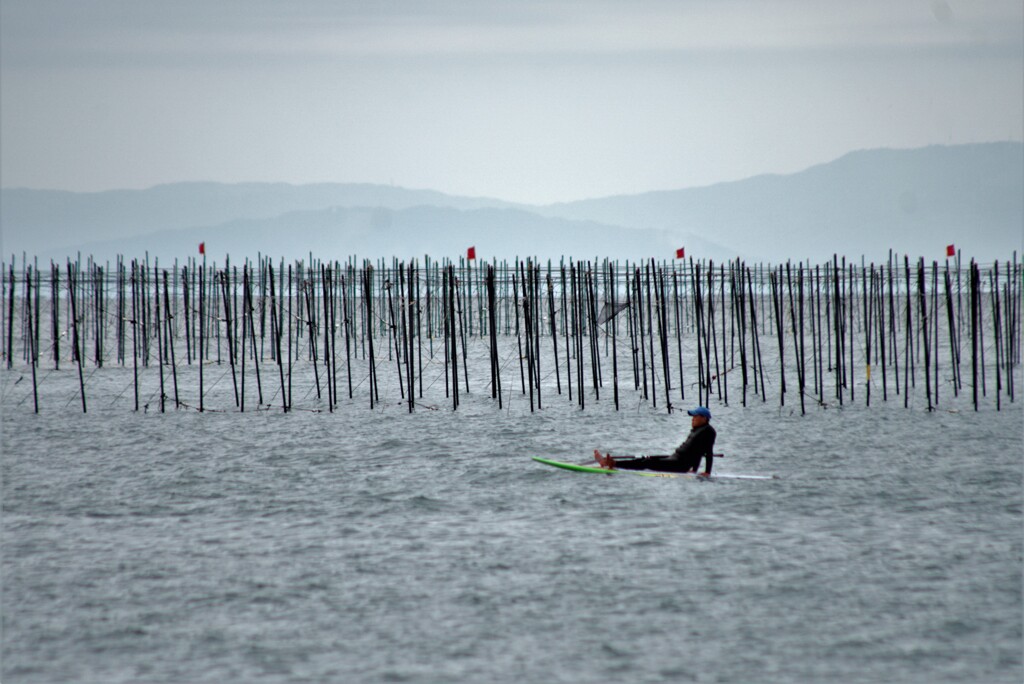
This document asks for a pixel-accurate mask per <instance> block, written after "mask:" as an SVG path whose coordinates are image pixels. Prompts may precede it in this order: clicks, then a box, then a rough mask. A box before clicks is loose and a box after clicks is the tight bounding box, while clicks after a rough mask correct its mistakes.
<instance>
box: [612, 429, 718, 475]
mask: <svg viewBox="0 0 1024 684" xmlns="http://www.w3.org/2000/svg"><path fill="white" fill-rule="evenodd" d="M715 437H716V433H715V428H713V427H711V425H710V424H705V425H701V426H700V427H698V428H694V429H692V430H690V434H689V435H687V437H686V441H685V442H683V443H682V444H680V445H679V447H678V448H677V449H676V450H675V452H673V453H672V455H671V456H641V457H640V458H624V459H621V460H619V459H616V461H615V467H616V468H625V469H627V470H665V471H668V472H673V473H686V472H690V473H695V472H697V468H698V467H700V459H701V457H704V473H705V474H706V475H710V474H711V465H712V463H714V460H715V459H714V455H713V454H712V451H713V450H714V448H715Z"/></svg>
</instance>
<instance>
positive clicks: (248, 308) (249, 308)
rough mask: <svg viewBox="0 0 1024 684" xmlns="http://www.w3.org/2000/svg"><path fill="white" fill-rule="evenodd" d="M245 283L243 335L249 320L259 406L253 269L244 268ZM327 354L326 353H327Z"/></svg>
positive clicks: (260, 390)
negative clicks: (246, 322)
mask: <svg viewBox="0 0 1024 684" xmlns="http://www.w3.org/2000/svg"><path fill="white" fill-rule="evenodd" d="M242 272H243V281H244V287H245V293H244V295H243V297H242V306H243V308H244V309H245V310H244V311H243V312H242V334H243V335H245V321H246V318H248V321H249V341H250V342H251V343H252V344H251V345H250V346H251V348H252V356H253V359H252V364H253V370H254V371H255V372H256V397H257V399H258V400H259V403H258V404H257V406H259V405H260V404H262V403H263V382H262V381H261V380H260V355H259V352H258V351H257V349H256V322H255V320H254V319H253V313H254V311H255V309H254V307H253V303H252V269H251V268H250V267H249V266H248V265H245V266H243V267H242ZM325 353H326V351H325Z"/></svg>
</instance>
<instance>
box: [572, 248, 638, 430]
mask: <svg viewBox="0 0 1024 684" xmlns="http://www.w3.org/2000/svg"><path fill="white" fill-rule="evenodd" d="M569 266H570V269H571V272H572V334H573V340H574V344H575V346H574V348H573V351H574V352H575V354H576V390H577V391H576V401H577V403H578V404H579V405H580V409H581V410H582V409H584V408H586V403H587V402H586V397H585V396H584V392H583V321H582V316H583V306H582V300H583V268H582V266H581V265H580V264H578V263H577V264H574V263H573V262H571V261H570V262H569ZM644 372H645V373H646V372H647V371H646V369H645V370H644Z"/></svg>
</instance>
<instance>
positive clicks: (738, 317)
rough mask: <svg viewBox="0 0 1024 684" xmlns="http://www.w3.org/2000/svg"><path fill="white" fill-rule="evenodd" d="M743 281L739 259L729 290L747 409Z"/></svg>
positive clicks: (742, 396) (744, 400)
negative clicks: (738, 280)
mask: <svg viewBox="0 0 1024 684" xmlns="http://www.w3.org/2000/svg"><path fill="white" fill-rule="evenodd" d="M673 275H674V274H673ZM737 275H739V277H740V287H739V289H738V290H737V289H736V276H737ZM673 279H674V278H673ZM742 279H743V267H742V265H741V264H740V263H739V260H738V259H737V261H736V267H735V268H733V267H732V264H730V267H729V289H730V291H731V293H732V317H733V320H734V325H735V326H736V327H738V328H739V338H740V373H741V376H742V380H743V388H742V395H741V403H742V405H743V406H744V407H746V405H747V319H746V313H745V311H744V309H745V307H744V306H743V305H744V303H745V302H744V301H743V300H744V297H743V293H744V289H743V280H742ZM677 320H678V319H677ZM676 327H677V329H676V339H678V334H679V331H678V322H677V324H676ZM682 365H683V364H682V358H681V357H680V363H679V367H680V370H682ZM680 384H682V379H681V378H680Z"/></svg>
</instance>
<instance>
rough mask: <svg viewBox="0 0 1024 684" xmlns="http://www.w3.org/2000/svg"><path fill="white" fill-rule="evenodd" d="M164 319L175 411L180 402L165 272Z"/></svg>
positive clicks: (169, 297)
mask: <svg viewBox="0 0 1024 684" xmlns="http://www.w3.org/2000/svg"><path fill="white" fill-rule="evenodd" d="M164 317H165V322H164V324H165V327H166V328H167V346H168V348H169V349H170V353H171V377H172V379H173V382H174V408H175V409H177V408H178V407H179V406H180V404H181V402H180V401H179V400H178V367H177V365H176V364H175V360H174V333H173V323H172V320H173V316H172V315H171V295H170V292H169V291H168V287H167V271H164Z"/></svg>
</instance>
